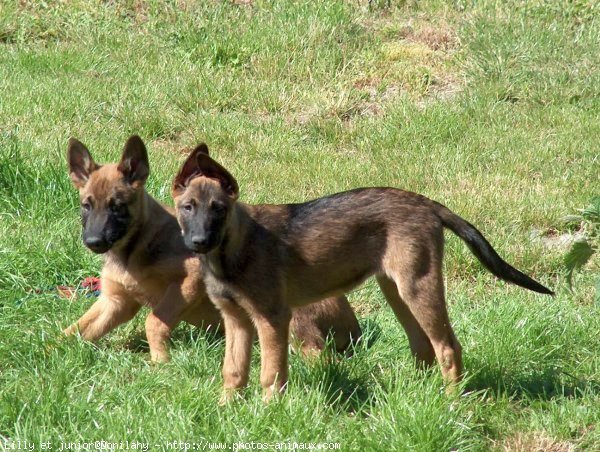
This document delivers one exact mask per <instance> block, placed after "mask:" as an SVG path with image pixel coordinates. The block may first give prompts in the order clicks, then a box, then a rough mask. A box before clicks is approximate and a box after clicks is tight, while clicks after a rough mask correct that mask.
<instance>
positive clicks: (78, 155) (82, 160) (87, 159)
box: [67, 138, 99, 188]
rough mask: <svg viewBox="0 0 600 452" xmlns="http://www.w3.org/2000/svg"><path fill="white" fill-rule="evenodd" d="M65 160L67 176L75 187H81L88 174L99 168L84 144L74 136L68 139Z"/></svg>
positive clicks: (88, 176)
mask: <svg viewBox="0 0 600 452" xmlns="http://www.w3.org/2000/svg"><path fill="white" fill-rule="evenodd" d="M67 160H68V162H69V176H70V177H71V181H72V182H73V185H75V187H76V188H82V187H83V186H84V185H85V184H86V182H87V181H88V179H89V178H90V174H92V172H94V171H96V170H97V169H98V168H99V166H98V165H96V162H94V159H93V158H92V155H91V154H90V151H88V148H86V147H85V144H83V143H82V142H81V141H79V140H76V139H75V138H70V139H69V144H68V146H67Z"/></svg>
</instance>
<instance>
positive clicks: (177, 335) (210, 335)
mask: <svg viewBox="0 0 600 452" xmlns="http://www.w3.org/2000/svg"><path fill="white" fill-rule="evenodd" d="M223 341H224V336H223V334H222V333H219V332H218V331H216V330H210V329H208V330H207V329H205V328H201V327H194V326H187V325H186V326H184V327H180V328H176V329H175V330H174V331H173V333H172V334H171V339H170V343H171V345H173V344H177V347H183V348H186V347H191V346H194V345H195V344H197V343H198V342H204V343H205V344H206V346H207V347H213V346H218V345H219V343H220V342H223ZM123 348H124V349H125V350H128V351H130V352H133V353H150V346H149V345H148V340H147V339H146V333H145V332H144V331H136V332H135V334H133V336H131V338H130V339H128V340H127V341H126V342H125V344H124V345H123Z"/></svg>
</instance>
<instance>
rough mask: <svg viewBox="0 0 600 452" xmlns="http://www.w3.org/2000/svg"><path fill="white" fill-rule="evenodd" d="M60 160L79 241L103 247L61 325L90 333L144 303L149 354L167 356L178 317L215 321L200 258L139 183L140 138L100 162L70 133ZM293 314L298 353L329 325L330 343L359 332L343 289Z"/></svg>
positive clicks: (143, 156) (321, 339)
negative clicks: (93, 283) (74, 310)
mask: <svg viewBox="0 0 600 452" xmlns="http://www.w3.org/2000/svg"><path fill="white" fill-rule="evenodd" d="M68 162H69V174H70V177H71V180H72V182H73V184H74V185H75V187H76V188H77V189H78V190H79V196H80V199H81V219H82V223H83V242H84V243H85V245H86V246H87V247H88V248H89V249H91V250H92V251H93V252H95V253H99V254H104V266H103V268H102V293H101V295H100V297H99V299H98V300H97V301H96V302H95V303H94V304H93V305H92V307H91V308H90V309H89V310H88V311H87V312H86V313H85V314H84V315H83V316H82V317H81V318H80V319H79V320H78V321H77V322H76V323H75V324H73V325H71V326H70V327H69V328H67V329H66V330H65V333H67V334H74V333H76V332H79V333H80V334H81V335H82V336H83V337H84V338H85V339H88V340H96V339H98V338H100V337H102V336H104V335H105V334H107V333H108V332H109V331H111V330H112V329H113V328H115V327H117V326H118V325H120V324H122V323H124V322H127V321H128V320H130V319H131V318H133V317H134V316H135V315H136V313H137V312H138V311H139V310H140V308H141V307H142V306H148V307H149V308H150V309H151V311H150V313H149V315H148V317H147V319H146V335H147V339H148V343H149V345H150V354H151V357H152V360H153V361H167V360H168V359H169V354H168V340H169V337H170V334H171V331H172V330H173V328H175V326H176V325H177V324H178V323H179V322H180V321H182V320H183V321H186V322H188V323H191V324H193V325H198V326H200V325H202V326H204V327H205V328H210V327H212V328H218V329H219V328H221V316H220V315H219V312H218V311H217V310H216V309H215V307H214V306H213V304H212V303H210V302H209V300H208V297H207V295H206V289H205V286H204V283H203V276H202V265H201V264H200V261H199V260H198V258H197V257H196V256H194V254H193V253H192V252H191V251H190V250H189V249H188V248H187V247H186V246H185V244H184V243H183V238H182V236H181V230H180V228H179V225H178V224H177V220H176V218H175V216H174V214H173V212H172V211H171V209H169V208H167V207H165V206H163V205H161V204H160V203H158V202H157V201H156V200H155V199H154V198H152V197H151V196H150V195H149V194H148V193H147V192H146V190H145V189H144V184H145V182H146V179H147V178H148V175H149V172H150V166H149V163H148V155H147V152H146V148H145V146H144V143H143V142H142V140H141V139H140V138H139V137H137V136H132V137H131V138H129V140H128V141H127V143H126V144H125V148H124V150H123V155H122V157H121V161H120V162H119V163H118V164H108V165H102V166H100V165H98V164H96V163H95V162H94V160H93V159H92V156H91V154H90V152H89V151H88V149H87V148H86V147H85V146H84V145H83V144H82V143H81V142H79V141H77V140H75V139H71V140H70V141H69V146H68ZM242 314H243V311H242V310H241V308H240V309H239V312H238V317H236V318H237V319H238V322H239V327H240V328H242V329H243V330H244V331H245V332H246V336H245V340H248V341H251V340H252V336H253V331H252V327H251V323H250V320H249V319H248V318H247V316H244V315H242ZM293 317H294V325H295V328H294V331H293V333H294V335H295V336H296V337H297V339H298V340H299V341H300V342H301V343H302V350H303V351H304V352H305V353H311V354H313V353H314V352H316V351H319V350H320V349H322V348H323V347H324V345H325V339H326V336H327V334H328V333H329V332H330V330H331V332H332V333H333V337H334V340H335V344H336V347H337V348H338V350H343V349H345V348H346V347H347V346H348V345H349V343H350V340H351V338H352V339H356V338H358V336H359V335H360V328H359V326H358V322H357V320H356V317H355V316H354V313H353V312H352V310H351V308H350V305H349V304H348V301H347V300H346V298H345V297H343V296H340V297H335V298H328V299H325V300H323V301H321V302H320V303H318V304H317V308H316V309H313V310H310V309H307V308H304V309H298V310H296V311H294V314H293Z"/></svg>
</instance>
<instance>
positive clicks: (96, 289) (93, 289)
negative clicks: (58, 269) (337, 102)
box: [56, 276, 101, 298]
mask: <svg viewBox="0 0 600 452" xmlns="http://www.w3.org/2000/svg"><path fill="white" fill-rule="evenodd" d="M100 286H101V284H100V278H97V277H95V276H88V277H87V278H84V279H83V281H81V288H82V289H83V290H84V291H85V292H89V293H90V294H92V295H99V294H100ZM56 290H57V291H58V295H59V296H60V297H62V298H73V297H74V296H75V294H76V293H77V288H76V287H71V286H56Z"/></svg>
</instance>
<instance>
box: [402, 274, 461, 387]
mask: <svg viewBox="0 0 600 452" xmlns="http://www.w3.org/2000/svg"><path fill="white" fill-rule="evenodd" d="M397 285H398V287H399V288H400V293H401V294H402V298H403V299H404V300H406V304H407V306H408V308H409V310H410V312H411V313H412V314H413V316H414V318H415V319H416V321H417V322H418V323H419V326H420V327H421V328H422V330H423V331H424V332H425V334H426V335H427V337H428V338H429V341H430V342H431V345H432V346H433V350H434V351H435V356H436V358H437V361H438V363H439V364H440V367H441V368H442V375H443V377H444V379H445V380H446V381H447V382H448V383H458V382H459V381H460V379H461V376H462V349H461V346H460V344H459V342H458V340H457V339H456V336H455V335H454V331H453V330H452V327H451V326H450V319H449V318H448V311H447V309H446V302H445V299H444V287H443V281H442V277H441V274H430V275H427V276H426V277H423V278H421V279H417V280H415V279H412V278H405V277H404V278H402V277H401V278H400V280H399V281H398V283H397Z"/></svg>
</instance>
